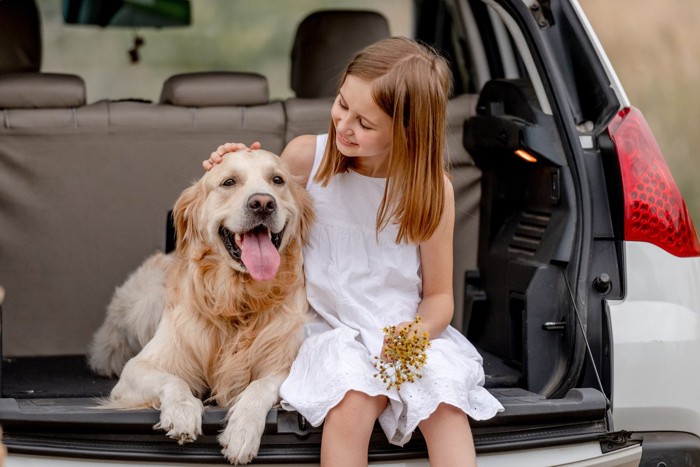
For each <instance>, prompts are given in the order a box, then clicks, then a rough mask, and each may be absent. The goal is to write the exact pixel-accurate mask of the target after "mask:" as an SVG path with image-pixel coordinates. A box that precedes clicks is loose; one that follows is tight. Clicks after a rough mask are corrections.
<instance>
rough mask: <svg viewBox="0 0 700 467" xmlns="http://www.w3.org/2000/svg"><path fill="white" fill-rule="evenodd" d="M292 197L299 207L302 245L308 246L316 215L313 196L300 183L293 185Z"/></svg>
mask: <svg viewBox="0 0 700 467" xmlns="http://www.w3.org/2000/svg"><path fill="white" fill-rule="evenodd" d="M291 185H292V196H293V197H294V201H295V202H296V205H297V206H298V207H299V235H300V237H301V241H302V244H304V245H306V242H307V241H308V239H309V233H310V232H311V224H313V222H314V220H315V218H316V215H315V213H314V203H313V200H312V199H311V195H310V194H309V192H308V191H306V189H305V188H304V187H303V186H301V184H299V183H296V182H295V183H292V184H291Z"/></svg>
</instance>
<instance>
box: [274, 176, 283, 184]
mask: <svg viewBox="0 0 700 467" xmlns="http://www.w3.org/2000/svg"><path fill="white" fill-rule="evenodd" d="M272 183H274V184H275V185H284V179H283V178H282V177H280V176H279V175H275V176H274V177H272Z"/></svg>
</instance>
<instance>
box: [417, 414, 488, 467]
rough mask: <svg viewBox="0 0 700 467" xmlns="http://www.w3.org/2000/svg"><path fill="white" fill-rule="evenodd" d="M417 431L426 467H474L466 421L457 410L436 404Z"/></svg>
mask: <svg viewBox="0 0 700 467" xmlns="http://www.w3.org/2000/svg"><path fill="white" fill-rule="evenodd" d="M418 427H419V428H420V431H421V433H423V438H424V439H425V442H426V444H427V445H428V457H430V467H456V466H465V467H467V466H469V467H475V466H476V451H475V450H474V440H473V438H472V430H471V428H470V427H469V419H468V418H467V416H466V415H465V413H464V412H462V411H461V410H460V409H458V408H457V407H455V406H453V405H448V404H440V405H438V408H437V409H436V410H435V412H433V413H432V415H430V417H428V418H427V419H425V420H423V421H422V422H421V423H420V424H419V425H418Z"/></svg>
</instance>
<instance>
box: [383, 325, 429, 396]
mask: <svg viewBox="0 0 700 467" xmlns="http://www.w3.org/2000/svg"><path fill="white" fill-rule="evenodd" d="M419 323H420V316H416V318H415V319H414V320H413V322H411V323H409V324H408V325H406V326H404V327H403V328H401V329H400V330H398V331H397V329H396V326H387V327H385V328H384V329H383V331H384V336H385V339H384V341H385V343H384V353H383V355H382V356H378V357H374V360H375V361H374V368H376V369H377V370H378V371H379V373H376V374H375V375H374V377H375V378H376V377H379V378H381V380H382V382H383V383H385V384H386V385H387V386H386V388H387V389H391V387H392V386H396V389H397V390H401V385H402V384H403V383H406V382H409V383H412V382H414V381H415V380H416V378H422V375H421V373H420V370H421V368H422V367H423V365H425V363H426V361H427V359H428V355H427V354H426V352H425V351H426V349H428V348H429V347H430V335H429V334H428V332H427V331H423V332H422V333H420V332H419Z"/></svg>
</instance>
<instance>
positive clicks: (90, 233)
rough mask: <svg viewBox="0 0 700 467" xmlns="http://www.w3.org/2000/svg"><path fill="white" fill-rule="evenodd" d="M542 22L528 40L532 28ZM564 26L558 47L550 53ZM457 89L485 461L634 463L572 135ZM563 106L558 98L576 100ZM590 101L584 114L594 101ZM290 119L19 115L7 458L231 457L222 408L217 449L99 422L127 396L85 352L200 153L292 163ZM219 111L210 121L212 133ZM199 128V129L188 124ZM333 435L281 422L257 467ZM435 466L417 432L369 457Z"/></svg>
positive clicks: (464, 286)
mask: <svg viewBox="0 0 700 467" xmlns="http://www.w3.org/2000/svg"><path fill="white" fill-rule="evenodd" d="M419 3H426V4H431V5H424V6H423V8H424V9H426V10H429V9H431V8H433V6H432V5H433V4H434V5H437V4H442V3H441V2H419ZM500 4H502V5H503V6H504V7H506V8H512V11H518V10H519V9H522V8H525V7H524V6H523V5H521V4H520V2H513V5H515V6H512V5H511V3H510V2H500ZM509 5H510V6H509ZM473 7H474V14H475V15H476V16H477V17H480V16H479V15H482V16H483V15H485V13H484V12H483V11H482V10H483V9H484V8H485V7H484V5H483V4H481V3H479V2H473ZM509 11H510V10H509ZM443 13H444V12H443ZM559 13H560V12H556V11H555V12H553V13H552V14H559ZM518 15H520V16H518ZM527 15H529V13H523V12H522V11H520V12H519V13H517V14H515V13H514V16H515V17H516V18H524V17H526V16H527ZM429 16H430V15H428V14H426V15H422V16H420V17H421V18H423V17H429ZM433 16H435V17H436V18H440V15H433ZM487 16H488V15H486V16H485V17H487ZM525 22H526V23H528V22H527V21H525ZM531 22H532V23H533V24H532V25H530V24H529V23H528V24H527V25H523V29H524V30H527V29H528V28H534V29H537V26H534V24H535V23H534V20H532V21H531ZM482 24H487V22H486V20H485V21H484V22H483V23H482ZM555 24H559V23H555ZM418 29H419V33H420V34H421V35H423V36H424V37H422V38H423V39H424V40H426V41H427V42H431V43H440V42H442V43H443V44H446V43H447V42H448V41H447V39H446V37H448V36H449V35H450V33H451V31H450V30H449V29H445V30H442V29H441V28H435V26H434V25H433V27H432V28H431V27H429V26H427V25H426V24H422V25H421V27H419V28H418ZM555 29H556V28H554V27H552V28H550V30H549V32H548V33H547V34H550V35H551V36H554V30H555ZM441 34H443V35H445V37H441V38H438V37H437V36H438V35H441ZM535 34H538V33H537V32H533V37H534V35H535ZM483 38H484V40H487V38H488V35H487V34H485V35H484V36H483ZM552 40H554V39H552ZM453 52H454V50H453ZM540 58H541V57H540ZM547 59H549V60H551V57H549V58H541V62H538V63H539V64H540V66H545V65H544V64H546V62H547ZM572 89H576V86H574V87H573V88H572ZM457 91H458V92H459V93H461V94H460V95H458V96H456V97H455V98H454V99H453V100H452V101H451V114H450V122H449V124H450V129H449V130H448V133H449V134H448V139H449V144H450V153H451V156H452V158H451V159H450V164H451V171H452V173H453V184H454V186H455V193H456V204H457V224H456V226H455V227H456V228H455V278H454V284H455V296H456V313H455V320H454V325H455V327H456V328H458V329H459V330H460V331H461V332H463V333H464V334H465V335H466V336H467V337H468V338H469V339H470V341H472V342H473V343H474V344H475V346H476V347H477V349H478V350H479V351H480V352H481V354H482V356H483V358H484V370H485V374H486V379H485V386H486V387H487V388H488V389H489V390H490V391H491V392H492V393H493V394H494V395H495V397H496V398H497V399H498V400H499V401H500V402H501V403H502V404H503V406H504V408H505V411H504V412H502V413H499V414H498V415H497V416H496V417H494V418H493V419H491V420H486V421H474V420H472V421H471V422H470V423H471V426H472V429H473V433H474V440H475V445H476V448H477V451H478V453H481V454H485V453H490V452H497V451H504V450H508V451H512V450H517V449H526V448H533V447H542V446H554V445H561V444H569V443H577V442H584V441H594V440H595V441H600V442H601V443H602V442H605V445H606V446H608V445H610V447H608V448H606V449H614V448H616V447H620V446H622V445H624V440H623V441H622V442H621V444H616V442H611V441H610V438H609V437H607V435H608V432H609V427H608V416H607V414H608V410H609V409H610V403H609V399H608V396H609V394H610V387H609V386H610V382H609V380H607V379H606V378H605V362H606V361H607V360H608V359H609V355H607V356H606V353H605V352H606V348H607V345H608V342H607V340H606V339H607V334H606V332H607V323H606V321H605V319H604V318H599V319H594V318H592V317H589V316H588V309H587V308H586V306H582V305H584V304H587V303H589V302H590V303H593V301H591V300H590V297H589V296H588V295H587V294H588V292H579V288H580V287H579V284H587V283H588V282H587V275H588V269H589V267H590V264H589V261H590V256H588V252H590V245H589V244H587V243H586V242H587V241H590V240H586V237H585V235H584V233H585V232H588V231H589V229H592V227H591V226H590V224H591V223H592V222H593V221H592V219H591V217H590V213H587V211H586V209H585V208H584V207H582V202H581V193H582V192H585V186H584V185H582V184H581V183H582V182H581V174H580V167H577V166H576V165H575V164H573V163H572V162H573V161H575V160H576V158H580V157H581V154H578V153H576V152H575V151H574V150H573V149H572V148H571V147H570V143H569V142H568V141H570V138H567V137H566V131H569V130H567V128H566V127H565V125H563V124H562V121H563V119H562V118H560V117H557V116H556V113H554V115H552V112H545V111H543V110H542V108H541V106H540V102H541V100H540V99H539V97H538V95H537V92H536V90H535V87H534V86H533V85H532V83H531V82H530V81H529V80H524V79H494V80H491V81H489V83H488V84H487V85H486V86H485V87H484V88H483V89H480V90H479V91H480V92H479V100H478V102H475V99H476V96H475V95H471V96H470V95H468V94H467V92H468V91H469V89H468V86H463V87H461V88H460V87H459V86H458V87H457ZM557 93H560V94H557ZM561 93H563V91H562V90H561V89H558V90H556V92H554V93H553V94H551V95H552V96H556V97H557V98H558V99H561V100H562V102H564V101H566V100H567V98H566V97H564V95H563V94H561ZM576 100H577V101H582V102H587V101H586V99H585V96H583V97H581V96H578V98H577V99H576ZM290 101H291V99H290ZM1 104H2V103H1V102H0V105H1ZM291 104H292V102H282V103H280V102H270V103H265V104H264V105H258V106H248V107H245V108H243V106H230V107H231V108H216V109H214V110H212V109H200V108H194V110H195V111H196V112H195V111H193V108H191V107H181V108H177V107H175V106H165V105H162V104H150V103H144V102H100V103H95V104H91V105H81V106H77V107H75V106H73V107H68V108H56V107H55V106H48V105H47V106H45V107H41V108H33V109H19V110H12V109H10V110H6V111H5V119H6V125H5V127H3V128H0V223H2V225H3V228H2V231H0V285H3V286H5V288H6V290H7V299H6V301H5V303H4V304H3V306H2V307H1V308H0V311H1V312H2V319H3V326H2V343H3V347H2V352H3V359H2V366H1V368H0V385H1V397H0V424H1V425H2V427H3V429H4V441H5V443H6V444H7V446H8V447H9V449H10V451H11V452H16V453H32V454H49V453H50V454H51V455H64V456H72V457H76V456H77V457H86V458H95V459H121V460H145V461H158V460H161V461H178V462H220V461H222V460H223V457H222V456H221V454H220V447H219V446H218V444H217V441H216V435H217V434H218V432H219V431H220V430H221V429H222V426H223V422H224V418H225V415H226V410H225V408H221V407H213V406H210V407H207V408H206V410H205V413H204V420H203V430H204V435H203V436H202V437H200V438H199V439H198V440H197V441H195V442H193V443H190V444H187V445H184V446H180V445H178V444H177V443H176V442H175V441H173V440H170V439H168V438H167V437H166V436H165V435H164V434H163V433H160V432H155V431H153V428H152V427H153V425H155V424H156V423H157V422H158V412H157V411H155V410H130V411H116V410H107V409H101V408H99V401H100V398H102V397H105V396H107V395H108V394H109V391H110V390H111V388H112V387H113V385H114V384H115V382H116V380H115V379H110V378H103V377H99V376H97V375H95V374H93V373H92V372H91V371H90V370H89V369H88V368H87V365H86V359H85V351H86V349H87V346H88V343H89V340H90V337H91V335H92V333H93V332H94V330H95V329H97V327H98V326H99V324H100V323H101V321H102V319H103V317H104V312H105V309H106V305H107V303H108V301H109V298H110V296H111V294H112V292H113V290H114V288H115V287H116V286H117V285H119V284H120V283H122V282H123V280H124V279H125V278H126V276H127V275H128V273H129V272H130V271H132V270H134V269H135V268H136V267H137V266H138V264H140V262H141V261H142V260H143V259H144V258H146V256H148V255H149V254H150V253H152V252H153V251H155V250H159V249H160V250H162V249H164V248H165V247H166V243H167V242H166V238H168V236H167V232H166V218H167V212H168V210H169V209H170V208H171V206H172V204H173V203H174V201H175V199H176V197H177V195H178V193H179V191H180V190H182V189H184V188H185V187H186V186H187V185H188V183H189V182H190V181H191V180H193V179H195V178H197V177H198V176H199V175H201V169H200V161H201V159H203V157H204V156H203V155H206V154H208V153H209V152H210V151H211V149H212V147H213V145H215V144H217V143H218V142H221V141H231V140H234V141H253V140H260V141H261V142H262V143H263V147H265V148H267V149H270V150H272V151H277V152H278V151H279V150H280V149H281V148H282V147H283V146H284V143H285V142H286V141H287V140H288V139H289V138H290V135H289V134H285V130H288V128H289V125H288V124H289V122H288V121H287V120H285V119H289V118H290V115H292V113H291V112H289V109H290V108H291V107H290V105H291ZM603 107H604V106H603V105H598V107H595V108H584V109H583V110H582V111H581V112H582V113H583V114H584V116H585V117H586V118H593V117H591V116H590V115H588V114H590V113H594V112H595V113H598V114H603V113H605V111H606V110H605V109H604V108H603ZM207 110H209V111H211V112H214V111H215V112H216V113H213V114H212V115H213V117H212V118H209V119H206V118H205V117H206V116H207V113H206V112H207ZM587 113H588V114H587ZM222 115H223V116H225V117H226V118H221V116H222ZM193 116H196V118H198V119H199V120H197V121H196V122H191V121H190V119H192V118H194V117H193ZM244 117H245V118H244ZM594 120H595V119H594ZM7 122H11V123H12V124H11V125H10V124H9V123H7ZM323 124H324V126H325V120H324V123H323ZM569 125H570V124H569ZM323 130H324V128H321V129H320V130H319V131H323ZM291 136H294V135H291ZM516 149H527V150H528V151H529V152H530V153H532V154H534V155H535V156H536V158H537V161H536V162H527V161H525V160H523V159H521V158H519V157H517V156H516V155H515V150H516ZM477 239H478V240H477ZM580 297H584V298H585V300H582V299H581V298H580ZM603 314H604V313H601V316H602V315H603ZM584 337H588V338H589V339H591V340H593V341H594V342H593V345H591V344H590V343H589V342H587V340H586V339H585V338H584ZM591 356H592V357H593V358H592V359H591V358H590V357H591ZM320 430H321V429H320V428H314V427H311V426H310V425H309V424H308V423H307V422H306V421H305V420H304V419H303V418H302V417H300V416H299V415H298V414H297V413H295V412H287V411H283V410H281V409H278V408H274V409H273V410H271V411H270V413H269V414H268V417H267V423H266V428H265V434H264V436H263V440H262V445H261V448H260V453H259V455H258V458H257V462H269V463H290V462H298V463H303V462H318V458H319V457H318V456H319V449H320V433H321V431H320ZM425 457H426V450H425V444H424V442H423V440H422V438H421V436H420V433H416V434H415V435H414V437H413V439H412V440H411V441H410V442H409V443H408V444H407V445H406V446H404V447H403V448H399V447H396V446H392V445H390V444H389V443H388V442H387V441H386V437H385V436H384V435H383V433H382V432H381V430H380V429H379V427H378V426H377V428H376V430H375V432H374V434H373V436H372V440H371V445H370V459H371V460H373V461H379V460H392V459H393V460H399V459H412V458H425Z"/></svg>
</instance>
